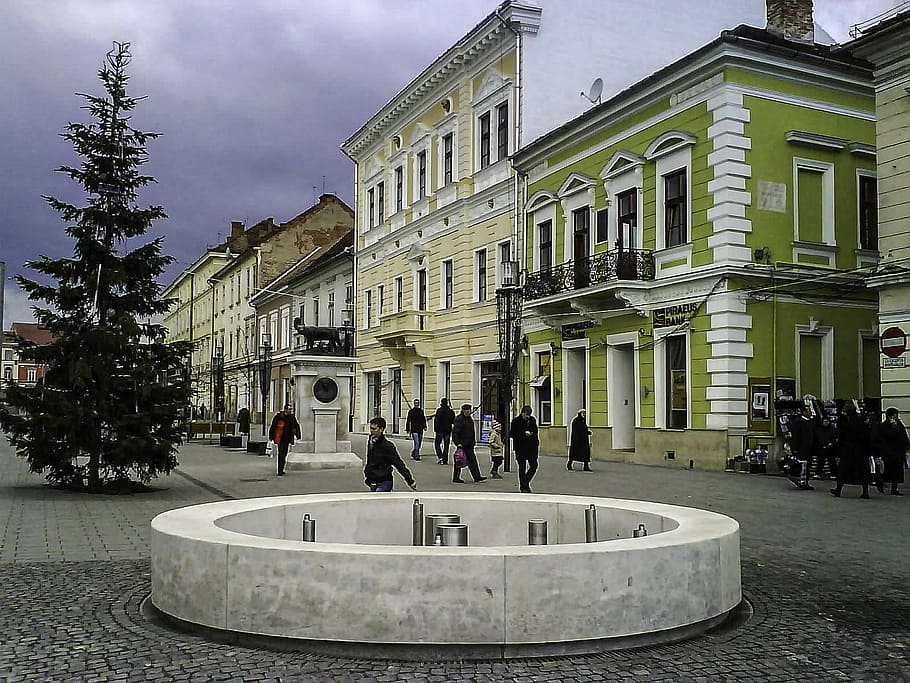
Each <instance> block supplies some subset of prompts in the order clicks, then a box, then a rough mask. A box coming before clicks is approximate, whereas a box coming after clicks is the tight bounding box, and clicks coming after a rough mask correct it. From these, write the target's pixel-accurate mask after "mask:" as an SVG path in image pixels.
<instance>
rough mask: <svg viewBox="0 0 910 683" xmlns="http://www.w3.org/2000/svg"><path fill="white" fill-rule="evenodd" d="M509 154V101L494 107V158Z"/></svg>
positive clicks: (502, 157) (499, 159)
mask: <svg viewBox="0 0 910 683" xmlns="http://www.w3.org/2000/svg"><path fill="white" fill-rule="evenodd" d="M507 156H509V103H508V102H505V103H503V104H500V105H499V106H498V107H496V160H497V161H502V160H503V159H505V158H506V157H507Z"/></svg>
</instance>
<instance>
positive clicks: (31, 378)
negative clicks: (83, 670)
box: [26, 368, 38, 382]
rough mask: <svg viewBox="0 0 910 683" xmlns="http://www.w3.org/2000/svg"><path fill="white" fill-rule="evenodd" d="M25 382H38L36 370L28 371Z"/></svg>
mask: <svg viewBox="0 0 910 683" xmlns="http://www.w3.org/2000/svg"><path fill="white" fill-rule="evenodd" d="M26 381H27V382H37V381H38V370H36V369H35V368H29V369H28V379H27V380H26Z"/></svg>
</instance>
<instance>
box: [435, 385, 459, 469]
mask: <svg viewBox="0 0 910 683" xmlns="http://www.w3.org/2000/svg"><path fill="white" fill-rule="evenodd" d="M454 422H455V411H454V410H452V408H451V406H449V399H447V398H443V399H440V401H439V407H438V408H437V409H436V413H435V414H434V415H433V431H434V432H435V433H436V438H435V440H434V443H433V445H434V446H435V447H436V463H437V464H438V465H448V464H449V441H450V440H451V439H452V424H453V423H454Z"/></svg>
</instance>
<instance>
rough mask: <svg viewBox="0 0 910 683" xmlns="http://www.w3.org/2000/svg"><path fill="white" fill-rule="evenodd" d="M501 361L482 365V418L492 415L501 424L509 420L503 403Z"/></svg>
mask: <svg viewBox="0 0 910 683" xmlns="http://www.w3.org/2000/svg"><path fill="white" fill-rule="evenodd" d="M501 378H502V375H501V374H500V371H499V361H493V362H491V363H481V364H480V416H481V417H483V416H484V415H492V416H494V417H495V418H496V419H497V420H499V422H500V423H502V422H503V421H504V420H507V419H509V417H508V416H507V415H506V408H505V406H504V405H503V402H502V388H501V382H500V380H501Z"/></svg>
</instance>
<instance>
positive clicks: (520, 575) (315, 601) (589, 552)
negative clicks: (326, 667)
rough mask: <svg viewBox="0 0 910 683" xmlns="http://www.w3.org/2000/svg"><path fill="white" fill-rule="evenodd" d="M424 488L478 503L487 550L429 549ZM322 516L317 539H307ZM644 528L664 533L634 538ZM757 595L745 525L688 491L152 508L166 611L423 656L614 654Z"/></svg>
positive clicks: (293, 639) (155, 582)
mask: <svg viewBox="0 0 910 683" xmlns="http://www.w3.org/2000/svg"><path fill="white" fill-rule="evenodd" d="M415 498H419V500H420V502H421V503H422V504H423V506H424V510H423V511H424V514H426V515H429V514H434V513H454V514H457V515H460V517H461V522H462V523H465V524H467V525H468V528H469V530H470V547H440V546H432V545H431V546H414V545H412V529H413V525H412V510H413V503H414V499H415ZM591 504H593V505H595V506H596V511H597V512H596V522H597V541H596V542H591V543H588V542H585V538H586V523H585V510H586V509H587V508H588V507H589V506H590V505H591ZM305 514H307V515H309V516H310V518H311V519H313V520H315V522H316V542H304V541H302V540H300V539H301V532H302V520H303V516H304V515H305ZM532 519H533V520H546V521H547V527H548V537H549V543H550V544H549V545H527V543H528V520H532ZM640 524H644V526H645V528H646V529H647V532H648V535H646V536H643V537H640V538H633V537H632V536H633V531H634V530H637V529H638V528H639V525H640ZM741 600H742V593H741V584H740V556H739V524H738V523H737V522H736V521H735V520H733V519H730V518H729V517H725V516H723V515H719V514H716V513H712V512H706V511H704V510H697V509H693V508H685V507H678V506H674V505H663V504H658V503H647V502H642V501H633V500H620V499H611V498H589V497H578V496H557V495H540V494H533V495H528V494H510V493H502V494H496V493H477V494H454V493H442V492H441V493H423V492H421V493H420V494H417V495H415V494H413V493H401V494H396V493H391V494H376V493H341V494H321V495H301V496H279V497H273V498H255V499H247V500H234V501H227V502H220V503H209V504H205V505H194V506H191V507H186V508H181V509H177V510H171V511H169V512H165V513H163V514H160V515H158V516H157V517H155V519H153V520H152V595H151V602H152V604H153V606H154V608H156V610H157V611H158V613H159V614H160V615H163V616H164V617H165V618H166V619H167V620H169V621H172V622H175V623H178V624H180V625H182V626H185V627H190V628H194V629H201V630H203V631H206V632H208V633H210V634H214V635H215V636H216V637H220V638H229V639H237V640H240V641H241V642H261V641H263V640H264V641H265V642H266V643H269V644H271V645H277V646H280V647H300V648H302V649H322V650H326V651H333V652H339V651H341V652H346V653H349V654H350V653H356V654H357V655H359V656H363V655H371V656H392V657H401V658H418V659H436V658H442V659H446V658H456V659H471V658H494V657H507V658H508V657H519V656H529V655H541V654H547V655H552V654H558V653H580V652H597V651H602V650H607V649H619V648H626V647H633V646H641V645H649V644H654V643H665V642H670V641H676V640H681V639H684V638H688V637H691V636H693V635H696V634H698V633H701V632H703V631H705V630H707V629H709V628H711V627H713V626H715V625H716V624H718V623H720V622H721V621H723V620H724V619H725V618H726V616H727V615H728V613H730V612H731V611H732V610H734V608H736V607H737V606H738V605H739V604H740V601H741Z"/></svg>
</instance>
